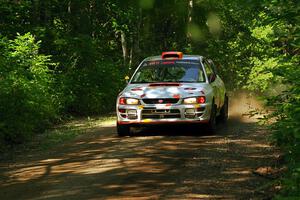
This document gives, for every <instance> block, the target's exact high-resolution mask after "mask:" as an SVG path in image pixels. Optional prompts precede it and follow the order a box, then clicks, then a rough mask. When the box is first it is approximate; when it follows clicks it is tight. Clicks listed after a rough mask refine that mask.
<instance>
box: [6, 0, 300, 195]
mask: <svg viewBox="0 0 300 200" xmlns="http://www.w3.org/2000/svg"><path fill="white" fill-rule="evenodd" d="M299 8H300V5H299V1H297V0H290V1H284V0H272V1H269V0H248V1H235V0H160V1H158V0H128V1H121V0H119V1H118V0H0V50H1V51H0V141H1V142H0V143H1V144H16V143H20V142H23V141H24V140H26V139H28V138H30V137H31V136H32V135H33V134H34V133H41V132H43V131H44V130H45V129H46V128H47V127H49V126H50V125H51V124H53V123H56V122H58V121H59V120H60V119H61V118H62V117H63V116H66V115H93V114H101V113H107V112H111V111H113V110H114V105H115V98H116V95H117V93H118V92H119V90H120V89H121V88H122V86H124V80H123V79H124V76H125V75H130V74H131V73H132V72H133V70H134V69H135V68H136V67H137V65H138V63H139V62H140V61H141V60H142V59H143V58H144V57H147V56H150V55H158V54H161V52H162V51H167V50H178V51H183V52H184V53H189V54H200V55H204V56H207V57H210V58H213V59H214V60H215V62H216V63H217V65H218V66H219V68H218V70H219V72H220V74H221V75H222V77H223V79H224V80H225V82H226V83H227V88H229V89H230V90H234V89H238V88H247V89H250V90H253V91H255V92H257V94H258V93H259V94H261V95H262V96H264V97H265V101H266V103H267V105H268V106H269V107H271V108H272V110H273V112H272V113H271V114H269V115H266V119H267V120H270V121H271V122H272V125H271V128H272V130H273V132H274V134H273V141H274V142H275V143H276V144H278V145H279V146H281V147H282V148H283V150H284V152H285V153H286V160H287V161H289V163H290V165H289V166H290V171H289V173H290V176H289V178H287V179H284V185H285V190H284V191H283V193H282V196H285V195H287V194H289V195H290V196H292V197H293V196H297V195H299V193H300V192H299V185H300V184H299V183H300V180H299V179H300V175H299V173H300V163H299V157H300V147H299V143H300V141H299V140H300V102H299V101H300V69H299V52H300V50H299V47H300V32H299V29H300V27H299V25H300V18H299V13H300V11H299ZM297 158H298V159H297Z"/></svg>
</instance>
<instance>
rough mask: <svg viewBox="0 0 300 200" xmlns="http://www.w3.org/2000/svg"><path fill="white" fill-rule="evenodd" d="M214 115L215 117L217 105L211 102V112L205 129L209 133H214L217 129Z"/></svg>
mask: <svg viewBox="0 0 300 200" xmlns="http://www.w3.org/2000/svg"><path fill="white" fill-rule="evenodd" d="M216 117H217V106H216V105H215V103H214V102H213V104H212V108H211V113H210V119H209V122H208V124H207V129H208V131H209V133H210V134H214V133H215V132H216V129H217V121H216Z"/></svg>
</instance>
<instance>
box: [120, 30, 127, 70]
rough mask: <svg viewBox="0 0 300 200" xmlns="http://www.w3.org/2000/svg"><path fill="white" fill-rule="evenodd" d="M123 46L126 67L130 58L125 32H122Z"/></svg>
mask: <svg viewBox="0 0 300 200" xmlns="http://www.w3.org/2000/svg"><path fill="white" fill-rule="evenodd" d="M121 45H122V51H123V62H124V66H126V65H127V58H128V49H127V42H126V35H125V33H124V31H121Z"/></svg>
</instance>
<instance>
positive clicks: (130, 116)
mask: <svg viewBox="0 0 300 200" xmlns="http://www.w3.org/2000/svg"><path fill="white" fill-rule="evenodd" d="M127 115H128V119H136V118H137V112H136V110H127Z"/></svg>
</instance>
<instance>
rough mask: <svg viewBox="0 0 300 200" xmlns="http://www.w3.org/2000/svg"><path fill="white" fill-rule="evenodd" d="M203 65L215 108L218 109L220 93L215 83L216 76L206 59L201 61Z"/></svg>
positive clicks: (217, 83)
mask: <svg viewBox="0 0 300 200" xmlns="http://www.w3.org/2000/svg"><path fill="white" fill-rule="evenodd" d="M203 65H204V68H205V72H206V75H207V78H208V81H209V84H210V85H211V87H212V88H213V93H214V97H215V104H216V105H217V107H218V108H219V107H220V91H219V88H218V87H219V82H218V81H217V74H216V73H215V71H214V70H213V69H212V67H211V65H210V64H209V62H208V60H207V59H204V60H203Z"/></svg>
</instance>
